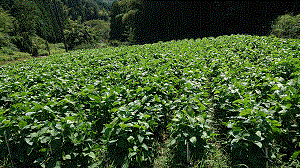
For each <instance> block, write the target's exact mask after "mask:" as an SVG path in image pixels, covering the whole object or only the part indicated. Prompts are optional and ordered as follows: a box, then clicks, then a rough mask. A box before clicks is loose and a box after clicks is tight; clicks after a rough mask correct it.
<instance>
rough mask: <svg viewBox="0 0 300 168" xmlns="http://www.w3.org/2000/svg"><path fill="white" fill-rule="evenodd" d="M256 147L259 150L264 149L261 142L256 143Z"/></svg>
mask: <svg viewBox="0 0 300 168" xmlns="http://www.w3.org/2000/svg"><path fill="white" fill-rule="evenodd" d="M254 144H255V145H257V146H258V147H259V148H262V143H261V142H254Z"/></svg>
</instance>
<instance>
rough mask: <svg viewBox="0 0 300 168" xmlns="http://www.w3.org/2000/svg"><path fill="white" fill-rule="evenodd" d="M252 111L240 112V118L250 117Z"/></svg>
mask: <svg viewBox="0 0 300 168" xmlns="http://www.w3.org/2000/svg"><path fill="white" fill-rule="evenodd" d="M251 112H252V109H244V110H242V111H241V112H240V116H247V115H251Z"/></svg>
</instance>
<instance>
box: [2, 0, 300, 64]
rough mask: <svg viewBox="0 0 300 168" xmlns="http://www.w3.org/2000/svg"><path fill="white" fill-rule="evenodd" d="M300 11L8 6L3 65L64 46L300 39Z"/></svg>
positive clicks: (288, 5)
mask: <svg viewBox="0 0 300 168" xmlns="http://www.w3.org/2000/svg"><path fill="white" fill-rule="evenodd" d="M298 6H299V3H298V2H268V3H267V2H251V1H226V2H196V1H190V2H183V1H172V2H171V1H146V0H120V1H113V0H109V1H102V0H2V1H1V2H0V7H1V9H0V22H1V28H0V47H1V50H0V53H1V59H2V61H4V62H5V61H7V60H17V59H19V58H22V57H23V58H30V56H45V55H49V54H51V52H50V51H51V50H49V48H52V50H53V49H54V48H55V46H57V45H52V44H56V43H64V42H66V47H67V49H69V50H74V49H82V48H97V47H105V46H119V45H132V44H145V43H154V42H158V41H169V40H173V39H185V38H202V37H209V36H213V37H216V36H219V35H225V34H226V35H230V34H251V35H270V34H274V35H275V36H278V37H284V38H298V36H297V35H296V34H297V33H298V27H299V26H295V25H298V21H297V16H295V17H294V16H293V14H298V13H299V10H298ZM288 13H289V14H290V15H286V14H288ZM278 17H281V18H278ZM276 19H277V20H276ZM284 20H285V21H284ZM275 22H276V24H275ZM279 22H280V23H279ZM291 24H293V26H287V25H291ZM283 25H285V26H283ZM64 38H65V40H64ZM50 46H51V47H50ZM61 51H62V50H61V48H57V51H54V52H61Z"/></svg>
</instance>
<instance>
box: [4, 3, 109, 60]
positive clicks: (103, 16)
mask: <svg viewBox="0 0 300 168" xmlns="http://www.w3.org/2000/svg"><path fill="white" fill-rule="evenodd" d="M109 11H110V5H108V4H106V3H103V2H102V1H99V0H58V1H57V0H1V1H0V12H1V18H0V20H1V21H0V22H4V24H2V25H0V27H1V28H2V29H1V39H2V38H3V39H2V40H0V41H1V46H0V47H8V48H9V49H12V50H19V51H21V52H27V53H30V54H31V55H33V56H36V55H40V54H41V53H40V52H39V50H41V49H42V48H43V49H44V50H47V47H48V48H49V46H48V43H61V42H64V39H65V42H66V43H67V45H66V46H67V48H69V49H73V48H74V47H76V46H78V45H80V44H83V43H92V42H94V41H96V40H99V39H102V40H103V38H105V37H108V33H109V21H108V20H109ZM4 39H5V40H4ZM12 46H13V47H12Z"/></svg>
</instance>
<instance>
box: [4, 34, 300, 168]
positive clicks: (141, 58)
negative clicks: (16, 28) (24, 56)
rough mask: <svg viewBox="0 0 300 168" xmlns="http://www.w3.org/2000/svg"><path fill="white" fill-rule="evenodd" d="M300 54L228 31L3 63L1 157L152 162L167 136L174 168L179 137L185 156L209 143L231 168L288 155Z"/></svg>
mask: <svg viewBox="0 0 300 168" xmlns="http://www.w3.org/2000/svg"><path fill="white" fill-rule="evenodd" d="M299 52H300V49H299V44H298V41H297V40H284V39H278V38H273V37H256V36H244V35H234V36H221V37H218V38H203V39H196V40H182V41H170V42H165V43H156V44H151V45H150V44H147V45H141V46H127V47H118V48H105V49H97V50H81V51H75V52H72V53H68V54H63V55H54V56H49V57H46V58H42V59H36V60H29V61H25V62H23V63H19V64H10V65H5V66H2V67H0V97H1V99H0V148H1V149H3V150H1V151H0V163H1V162H3V164H6V165H11V166H17V167H24V166H25V165H27V166H28V165H29V166H31V167H33V166H41V167H55V166H58V167H80V166H82V167H88V166H89V167H103V166H106V165H110V164H114V166H116V167H121V166H124V167H151V166H153V162H154V159H155V158H157V157H158V155H159V153H158V146H159V145H158V144H160V143H163V142H164V141H165V137H166V136H167V138H168V139H169V148H170V149H171V151H172V153H173V163H170V164H173V166H174V167H175V166H176V165H177V166H179V165H182V166H183V167H184V166H186V165H184V164H185V162H186V155H187V149H186V148H187V144H188V145H190V146H189V150H190V153H191V158H192V161H196V160H201V159H205V153H206V152H207V151H209V150H210V148H211V147H212V144H211V142H212V141H214V140H217V141H221V142H222V147H224V149H226V150H227V151H228V153H230V157H231V158H232V160H233V163H232V164H233V165H235V164H246V165H248V166H249V167H255V166H257V165H259V167H264V166H266V164H274V165H276V164H280V163H282V162H284V161H289V160H290V159H291V160H293V161H294V162H296V161H297V159H298V161H299V156H298V154H299V152H298V150H299V142H300V140H299V132H300V130H299V123H300V113H299V111H300V109H299V107H300V106H299V95H300V94H299V92H300V88H299V84H300V79H299V68H300V61H299ZM254 151H255V152H254ZM266 156H267V158H266ZM281 156H283V157H281Z"/></svg>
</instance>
